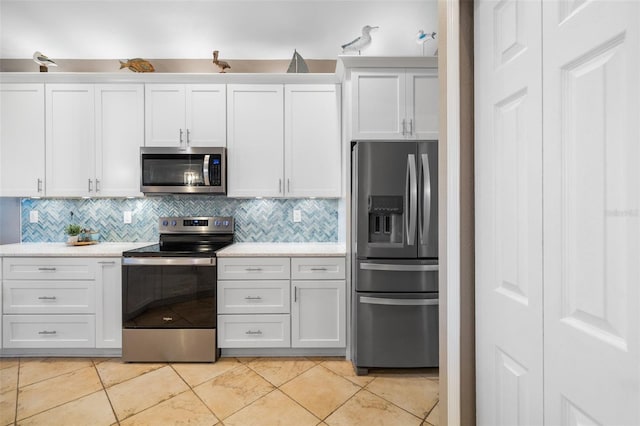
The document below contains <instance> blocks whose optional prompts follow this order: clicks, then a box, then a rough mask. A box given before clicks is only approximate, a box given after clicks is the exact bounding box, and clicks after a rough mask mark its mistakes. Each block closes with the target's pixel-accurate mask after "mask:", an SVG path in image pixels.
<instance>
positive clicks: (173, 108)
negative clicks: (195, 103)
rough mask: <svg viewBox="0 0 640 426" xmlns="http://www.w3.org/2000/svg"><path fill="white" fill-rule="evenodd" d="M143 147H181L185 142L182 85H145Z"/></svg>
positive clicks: (183, 93) (183, 92)
mask: <svg viewBox="0 0 640 426" xmlns="http://www.w3.org/2000/svg"><path fill="white" fill-rule="evenodd" d="M144 91H145V143H144V145H145V146H175V147H178V146H183V145H184V144H185V141H186V137H187V136H186V126H185V91H184V85H183V84H146V85H145V87H144Z"/></svg>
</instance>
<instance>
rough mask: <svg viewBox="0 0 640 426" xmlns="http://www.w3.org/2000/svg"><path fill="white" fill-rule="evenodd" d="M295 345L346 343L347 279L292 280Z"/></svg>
mask: <svg viewBox="0 0 640 426" xmlns="http://www.w3.org/2000/svg"><path fill="white" fill-rule="evenodd" d="M291 286H292V289H291V293H292V298H293V301H292V303H291V347H294V348H320V347H323V348H324V347H326V348H341V347H344V346H345V344H346V338H345V336H346V323H345V315H346V305H345V281H344V280H335V281H334V280H326V281H325V280H323V281H298V280H294V281H291Z"/></svg>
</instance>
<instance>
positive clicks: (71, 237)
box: [67, 235, 78, 244]
mask: <svg viewBox="0 0 640 426" xmlns="http://www.w3.org/2000/svg"><path fill="white" fill-rule="evenodd" d="M77 242H78V236H77V235H69V236H68V237H67V244H75V243H77Z"/></svg>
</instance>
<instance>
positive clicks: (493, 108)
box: [474, 0, 543, 425]
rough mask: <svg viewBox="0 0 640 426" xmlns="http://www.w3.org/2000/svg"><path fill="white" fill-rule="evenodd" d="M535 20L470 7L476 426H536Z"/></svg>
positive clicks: (504, 6)
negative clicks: (472, 23)
mask: <svg viewBox="0 0 640 426" xmlns="http://www.w3.org/2000/svg"><path fill="white" fill-rule="evenodd" d="M540 16H541V4H540V2H527V1H525V2H517V1H493V0H488V1H478V2H477V4H476V7H475V22H476V25H477V26H476V32H475V40H476V42H475V55H474V56H475V58H476V62H475V76H476V85H475V114H476V130H475V141H476V142H475V205H476V211H475V214H476V249H475V252H476V262H475V264H476V374H477V376H476V377H477V391H476V398H477V400H476V401H477V419H478V424H486V425H527V424H535V425H540V424H543V359H542V356H543V350H542V348H543V333H542V324H543V322H542V321H543V310H542V296H543V292H542V266H543V265H542V248H543V246H542V79H541V77H540V70H541V67H542V63H541V60H542V52H541V49H542V46H541V42H540V39H541V29H540Z"/></svg>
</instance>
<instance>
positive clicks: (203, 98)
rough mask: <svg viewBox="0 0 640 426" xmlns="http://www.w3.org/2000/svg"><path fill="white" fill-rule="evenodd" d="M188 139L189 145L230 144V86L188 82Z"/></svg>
mask: <svg viewBox="0 0 640 426" xmlns="http://www.w3.org/2000/svg"><path fill="white" fill-rule="evenodd" d="M185 94H186V125H185V126H186V129H187V134H186V143H187V145H188V146H219V147H224V146H227V86H226V85H224V84H187V85H186V88H185Z"/></svg>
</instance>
